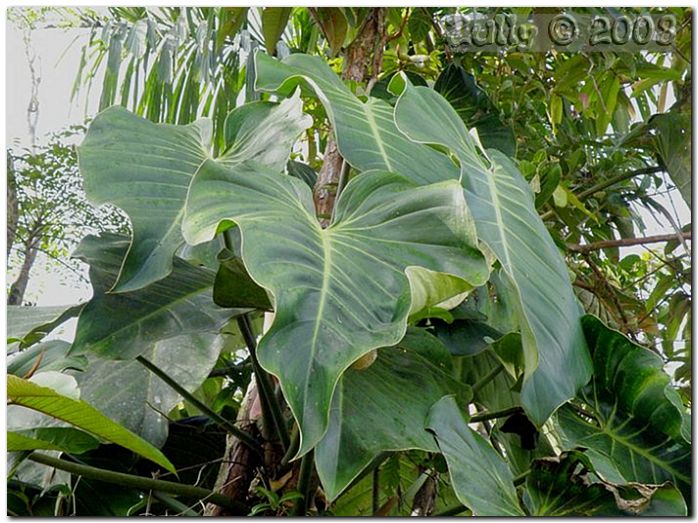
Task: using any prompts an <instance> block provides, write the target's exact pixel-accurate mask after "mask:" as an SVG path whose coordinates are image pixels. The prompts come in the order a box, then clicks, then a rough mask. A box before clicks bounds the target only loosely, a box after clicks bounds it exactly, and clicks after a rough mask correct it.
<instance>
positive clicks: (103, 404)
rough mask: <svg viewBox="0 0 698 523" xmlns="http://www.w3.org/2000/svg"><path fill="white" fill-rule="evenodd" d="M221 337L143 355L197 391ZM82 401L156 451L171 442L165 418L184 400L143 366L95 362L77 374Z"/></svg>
mask: <svg viewBox="0 0 698 523" xmlns="http://www.w3.org/2000/svg"><path fill="white" fill-rule="evenodd" d="M222 344H223V338H222V337H221V336H216V335H214V334H207V333H202V334H193V335H186V336H176V337H174V338H168V339H166V340H163V341H160V342H157V343H154V344H153V345H152V346H151V347H150V348H149V349H147V350H146V351H145V352H144V353H143V354H142V355H143V356H144V357H145V358H147V359H148V361H150V362H152V363H154V364H155V365H156V366H157V367H159V368H160V369H162V370H163V371H164V372H166V373H167V375H168V376H170V377H171V378H172V379H174V380H176V381H177V383H178V384H179V385H181V386H182V387H184V388H185V389H186V390H187V391H189V392H194V391H195V390H196V389H198V388H199V387H200V386H201V384H202V383H203V381H204V380H205V379H206V378H207V377H208V374H209V372H211V369H213V367H214V365H215V364H216V360H217V358H218V355H219V353H220V351H221V346H222ZM75 377H76V378H77V381H78V385H79V387H80V392H81V394H82V398H83V399H84V400H86V401H88V402H89V403H90V405H92V406H93V407H95V408H97V409H99V410H100V411H101V412H102V413H104V414H105V415H106V416H108V417H109V418H111V419H112V420H114V421H116V422H118V423H120V424H121V425H123V426H124V427H126V428H127V429H129V430H131V431H133V432H134V433H136V434H138V435H139V436H141V437H142V438H144V439H145V440H147V441H149V442H150V443H152V444H153V445H155V446H158V447H159V446H162V445H163V444H164V443H165V440H166V439H167V433H168V420H167V417H166V415H167V413H168V412H170V410H172V408H173V407H174V406H175V405H176V404H177V403H178V402H179V401H181V399H182V398H181V396H180V395H179V394H178V393H177V392H176V391H175V390H173V389H172V388H171V387H170V386H169V385H167V384H166V383H165V382H163V381H162V380H161V379H160V378H158V377H157V376H156V375H155V374H153V373H152V372H150V371H149V370H148V369H147V368H146V367H144V366H143V365H142V364H141V363H140V362H138V361H136V360H131V361H111V360H105V359H101V358H91V360H90V363H89V366H88V367H87V370H86V371H85V372H81V373H77V374H75Z"/></svg>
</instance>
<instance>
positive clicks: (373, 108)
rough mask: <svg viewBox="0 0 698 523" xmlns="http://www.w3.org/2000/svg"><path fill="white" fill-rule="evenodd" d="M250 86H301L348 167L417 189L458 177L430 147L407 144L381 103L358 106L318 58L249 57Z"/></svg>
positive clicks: (389, 110) (280, 90)
mask: <svg viewBox="0 0 698 523" xmlns="http://www.w3.org/2000/svg"><path fill="white" fill-rule="evenodd" d="M255 64H256V68H257V69H256V70H257V78H256V84H255V87H256V88H257V89H259V90H262V91H275V92H278V93H280V94H284V95H287V94H289V93H290V92H292V90H293V89H294V88H295V86H296V85H298V84H299V83H301V84H302V85H303V87H309V88H310V89H311V92H313V93H314V94H315V95H316V96H317V97H318V98H319V100H320V101H321V102H322V104H323V105H324V107H325V111H326V112H327V115H328V117H329V119H330V122H331V123H332V127H333V128H334V130H335V137H336V141H337V148H338V149H339V152H340V153H341V154H342V157H344V158H345V159H346V160H347V161H348V162H349V163H350V164H351V165H352V166H353V167H355V168H357V169H359V170H361V171H367V170H370V169H380V170H386V171H391V172H397V173H399V174H402V175H403V176H406V177H408V178H410V179H412V180H414V181H416V182H418V183H420V184H425V183H433V182H439V181H443V180H449V179H456V178H458V169H457V168H456V166H455V165H454V164H453V163H452V162H451V161H449V160H448V158H446V157H445V156H444V155H442V154H439V153H437V152H436V151H434V150H433V149H431V148H430V147H427V146H425V145H421V144H415V143H413V142H410V141H409V140H408V139H407V138H406V137H405V136H403V135H402V134H401V133H400V132H399V131H398V130H397V128H396V127H395V122H394V120H393V109H392V107H391V106H390V105H389V104H388V103H386V102H385V101H383V100H378V99H376V98H369V99H368V100H367V101H366V102H362V101H361V100H360V99H359V98H357V97H356V96H354V94H353V93H352V92H351V91H350V90H349V88H348V87H346V86H345V85H344V83H342V81H341V80H340V79H339V77H338V76H337V75H336V74H335V73H334V72H333V71H332V69H330V67H329V66H328V65H327V64H326V63H325V61H324V60H322V58H320V57H318V56H307V55H303V54H292V55H290V56H288V57H286V58H284V59H283V60H281V61H279V60H276V59H274V58H272V57H270V56H267V55H265V54H263V53H257V54H256V55H255Z"/></svg>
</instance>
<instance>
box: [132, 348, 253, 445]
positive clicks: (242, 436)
mask: <svg viewBox="0 0 698 523" xmlns="http://www.w3.org/2000/svg"><path fill="white" fill-rule="evenodd" d="M136 360H138V362H139V363H140V364H141V365H143V366H144V367H145V368H147V369H148V370H149V371H150V372H152V373H153V374H155V375H156V376H157V377H158V378H160V379H161V380H162V381H164V382H165V383H167V384H168V385H169V386H170V387H172V388H173V389H174V390H175V391H177V393H179V394H180V395H181V396H183V397H184V398H186V400H187V401H188V402H190V403H192V404H193V405H194V406H195V407H196V408H197V409H199V410H200V411H201V412H203V413H204V414H205V415H206V416H208V417H209V418H211V420H213V421H214V422H215V423H217V424H218V425H220V426H221V427H222V428H224V429H225V430H227V431H228V432H230V433H231V434H232V435H233V436H235V437H236V438H238V439H239V440H240V441H242V442H244V443H245V444H246V445H247V446H248V447H249V448H250V449H251V450H252V451H254V452H256V453H257V454H259V455H260V456H262V451H261V449H260V448H259V444H258V443H257V441H256V440H255V439H254V438H253V437H252V436H251V435H250V434H248V433H247V432H245V431H244V430H242V429H240V428H238V427H236V426H235V425H234V424H233V423H232V422H230V421H229V420H227V419H225V418H224V417H223V416H221V415H220V414H218V413H217V412H215V411H213V410H211V409H210V408H209V406H208V405H206V404H205V403H203V402H201V401H199V400H198V399H197V398H196V397H195V396H194V395H193V394H191V393H190V392H189V391H188V390H186V389H185V388H183V387H182V386H181V385H180V384H179V383H177V382H176V381H175V380H173V379H172V378H170V377H169V376H168V375H167V374H166V373H165V372H163V371H162V370H161V369H160V368H159V367H157V366H156V365H154V364H153V363H151V362H150V361H149V360H147V359H146V358H144V357H143V356H138V357H137V358H136Z"/></svg>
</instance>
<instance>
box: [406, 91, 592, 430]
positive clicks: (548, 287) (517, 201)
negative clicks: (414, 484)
mask: <svg viewBox="0 0 698 523" xmlns="http://www.w3.org/2000/svg"><path fill="white" fill-rule="evenodd" d="M397 80H398V81H397V82H396V81H395V80H394V82H393V83H394V84H395V88H399V83H400V81H402V83H403V90H402V94H401V96H400V98H399V100H398V102H397V105H396V106H395V119H396V123H397V126H398V128H399V129H400V130H401V131H402V132H404V133H405V134H406V135H407V136H409V137H410V139H412V140H414V141H415V142H418V143H429V144H438V145H441V146H445V147H448V148H449V149H450V150H451V151H452V152H453V153H454V154H455V155H456V156H457V157H458V159H459V161H460V165H461V171H462V179H461V181H462V184H463V187H464V189H465V191H464V192H465V198H466V200H467V202H468V206H469V208H470V210H471V212H472V213H473V217H474V218H475V224H476V226H477V232H478V238H479V239H480V241H482V242H484V243H485V244H487V246H488V247H489V248H490V249H491V250H492V251H493V252H494V253H495V255H496V256H497V258H498V259H499V261H500V263H501V264H502V268H503V269H504V271H505V273H506V274H507V276H508V277H509V280H510V282H511V284H512V287H513V289H514V292H515V295H516V296H517V298H518V303H517V305H518V307H517V308H518V309H519V310H518V315H519V316H520V323H521V330H522V337H523V348H524V356H525V363H526V365H525V370H526V377H525V378H526V379H525V381H524V384H523V388H522V402H523V405H524V408H525V409H526V411H527V413H528V414H529V416H531V418H532V419H533V420H534V421H535V422H536V423H538V424H539V425H540V424H542V423H544V422H545V420H546V419H547V418H548V417H549V416H550V414H552V413H553V411H554V410H555V409H556V408H557V407H558V406H559V405H561V404H562V403H564V402H565V401H566V400H568V399H570V398H572V397H573V396H574V395H575V394H576V392H577V390H578V389H579V388H580V387H582V386H584V385H585V384H586V383H587V381H588V380H589V376H590V373H591V363H590V361H589V354H588V350H587V348H586V344H585V341H584V336H583V333H582V329H581V324H580V322H579V318H580V316H581V309H580V306H579V304H578V303H577V300H576V298H575V295H574V292H573V290H572V286H571V285H570V281H569V276H568V274H567V268H566V265H565V262H564V260H563V259H562V256H561V255H560V252H559V251H558V249H557V247H556V246H555V244H554V243H553V240H552V238H551V237H550V234H549V233H548V231H547V230H546V228H545V225H544V224H543V222H542V220H541V219H540V217H539V216H538V214H537V213H536V209H535V205H534V202H533V194H532V192H531V190H530V188H529V186H528V184H527V183H526V180H525V179H524V178H523V176H521V174H520V173H519V172H518V170H517V169H516V167H515V166H514V164H513V163H512V162H511V161H510V160H509V159H508V158H506V157H505V156H504V155H503V154H501V153H500V152H499V151H496V150H488V151H487V155H488V156H487V157H486V158H483V157H482V156H480V155H479V154H478V150H477V148H476V146H475V144H474V141H473V140H472V138H471V136H470V135H469V134H468V131H467V129H466V128H465V125H464V124H463V122H462V120H461V119H460V117H459V116H458V114H457V113H456V112H455V110H454V109H453V108H452V107H451V106H450V105H449V104H448V102H447V101H446V100H445V99H444V98H443V97H441V96H440V95H439V94H438V93H436V92H435V91H433V90H431V89H428V88H426V87H413V86H412V85H411V84H409V82H407V81H404V80H403V79H400V78H398V79H397ZM561 369H565V372H561Z"/></svg>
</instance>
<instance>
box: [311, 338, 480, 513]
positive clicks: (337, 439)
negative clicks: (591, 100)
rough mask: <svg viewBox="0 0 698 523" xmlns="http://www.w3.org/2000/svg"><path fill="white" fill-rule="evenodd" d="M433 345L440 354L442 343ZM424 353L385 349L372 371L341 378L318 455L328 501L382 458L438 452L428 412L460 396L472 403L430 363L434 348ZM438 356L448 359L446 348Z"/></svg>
mask: <svg viewBox="0 0 698 523" xmlns="http://www.w3.org/2000/svg"><path fill="white" fill-rule="evenodd" d="M409 332H410V331H408V337H409ZM427 336H428V335H427ZM432 340H433V342H434V343H435V344H436V346H437V347H436V350H439V345H440V344H439V343H438V341H437V340H435V339H433V338H432ZM420 341H421V338H420ZM427 341H428V339H427ZM409 344H410V340H406V345H409ZM400 345H402V343H401V344H400ZM421 348H425V349H426V350H427V353H426V354H420V353H418V352H416V351H414V350H410V349H409V348H403V347H401V346H400V347H396V348H389V349H381V350H380V351H379V353H378V359H377V360H376V361H375V363H373V365H371V366H370V367H369V368H368V369H365V370H354V369H349V370H347V371H346V372H345V373H344V375H343V376H342V380H341V382H340V385H339V386H338V387H337V391H336V392H335V394H334V398H333V401H332V411H331V413H330V425H329V427H328V429H327V433H326V434H325V437H324V438H323V439H322V440H321V441H320V443H319V444H318V446H317V448H316V449H315V464H316V468H317V471H318V475H319V476H320V481H321V482H322V486H323V490H324V491H325V494H326V495H327V497H328V498H329V499H330V500H333V499H335V498H336V497H337V496H338V495H339V494H340V493H341V492H342V491H343V490H344V489H345V488H346V487H347V486H348V485H349V484H350V483H351V482H352V481H353V480H354V479H355V478H356V477H357V476H358V475H359V474H360V473H361V471H362V470H363V469H364V468H365V467H366V466H368V465H369V464H370V463H371V461H372V460H373V459H374V458H376V457H377V456H378V455H379V454H380V453H381V452H387V451H399V450H408V449H421V450H426V451H429V452H438V450H439V449H438V447H437V446H436V443H435V442H434V438H433V437H432V436H431V435H430V434H429V433H428V432H427V431H425V430H424V423H425V421H426V418H427V415H428V414H429V409H430V408H431V406H432V405H433V404H434V403H435V402H436V401H438V400H439V399H440V398H441V397H443V396H444V395H447V394H459V396H461V398H462V399H463V400H464V401H468V399H469V396H470V390H469V388H468V387H467V386H464V385H461V384H459V383H458V382H457V381H455V380H454V379H453V378H452V377H451V376H449V375H448V374H446V373H445V372H444V371H443V370H441V369H439V368H438V367H436V366H435V365H434V364H433V363H431V361H432V358H431V357H430V356H431V354H430V353H431V352H432V351H433V350H434V349H433V348H430V347H424V346H423V345H422V347H421ZM440 350H441V351H444V352H445V356H446V357H448V353H447V352H446V349H445V348H444V347H443V346H440ZM438 358H439V355H438V354H437V355H436V358H435V359H437V360H438Z"/></svg>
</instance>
